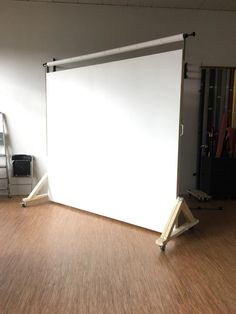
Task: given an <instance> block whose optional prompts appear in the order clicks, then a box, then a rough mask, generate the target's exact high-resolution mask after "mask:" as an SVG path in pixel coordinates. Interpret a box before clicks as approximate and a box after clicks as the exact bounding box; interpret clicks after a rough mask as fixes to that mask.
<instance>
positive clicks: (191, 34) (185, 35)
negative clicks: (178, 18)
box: [183, 32, 196, 39]
mask: <svg viewBox="0 0 236 314" xmlns="http://www.w3.org/2000/svg"><path fill="white" fill-rule="evenodd" d="M191 36H193V37H195V36H196V33H195V32H192V33H190V34H188V33H184V34H183V37H184V39H186V38H188V37H191Z"/></svg>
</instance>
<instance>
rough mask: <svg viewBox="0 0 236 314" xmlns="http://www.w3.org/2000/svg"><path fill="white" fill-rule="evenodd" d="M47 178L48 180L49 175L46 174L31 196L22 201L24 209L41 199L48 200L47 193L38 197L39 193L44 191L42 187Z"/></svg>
mask: <svg viewBox="0 0 236 314" xmlns="http://www.w3.org/2000/svg"><path fill="white" fill-rule="evenodd" d="M47 178H48V174H47V173H45V175H44V176H43V177H42V178H41V179H40V180H39V182H38V184H37V185H36V186H35V188H34V189H33V191H32V192H31V193H30V194H29V196H28V197H25V198H23V199H22V203H21V206H22V207H26V206H27V204H28V203H31V202H33V201H36V200H40V199H41V200H42V199H45V200H46V199H47V198H48V194H47V193H46V194H39V195H38V192H39V191H40V190H41V189H42V187H43V186H44V184H45V183H46V181H47Z"/></svg>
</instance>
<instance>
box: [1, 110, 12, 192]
mask: <svg viewBox="0 0 236 314" xmlns="http://www.w3.org/2000/svg"><path fill="white" fill-rule="evenodd" d="M0 195H7V196H8V197H10V181H9V171H8V152H7V145H6V123H5V115H4V113H2V112H0Z"/></svg>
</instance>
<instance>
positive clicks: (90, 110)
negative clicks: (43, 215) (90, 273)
mask: <svg viewBox="0 0 236 314" xmlns="http://www.w3.org/2000/svg"><path fill="white" fill-rule="evenodd" d="M181 76H182V50H176V51H171V52H165V53H160V54H155V55H149V56H143V57H138V58H133V59H126V60H120V61H115V62H109V63H104V64H99V65H92V66H86V67H81V68H76V69H71V70H65V71H59V72H53V73H49V74H47V107H48V109H47V110H48V112H47V114H48V176H49V195H50V199H51V200H52V201H55V202H58V203H61V204H65V205H69V206H73V207H76V208H79V209H83V210H86V211H90V212H93V213H96V214H100V215H104V216H107V217H110V218H114V219H118V220H121V221H124V222H128V223H131V224H135V225H138V226H142V227H145V228H149V229H152V230H156V231H159V232H161V231H162V230H163V227H164V225H165V223H166V222H167V219H168V217H169V215H170V212H171V210H172V209H173V207H174V206H175V203H176V197H177V170H178V141H179V116H180V97H181V95H180V94H181Z"/></svg>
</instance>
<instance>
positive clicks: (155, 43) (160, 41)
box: [44, 32, 196, 67]
mask: <svg viewBox="0 0 236 314" xmlns="http://www.w3.org/2000/svg"><path fill="white" fill-rule="evenodd" d="M195 35H196V34H195V32H193V33H190V34H187V33H182V34H178V35H173V36H168V37H164V38H159V39H154V40H150V41H146V42H142V43H138V44H133V45H128V46H124V47H120V48H114V49H109V50H104V51H99V52H95V53H90V54H87V55H82V56H78V57H73V58H67V59H62V60H57V61H51V62H47V63H44V66H45V67H52V66H54V67H55V66H58V65H63V64H68V63H75V62H81V61H86V60H91V59H96V58H101V57H107V56H112V55H116V54H120V53H125V52H130V51H135V50H140V49H145V48H151V47H155V46H161V45H166V44H170V43H175V42H179V41H184V40H185V39H186V38H188V37H189V36H195Z"/></svg>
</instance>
